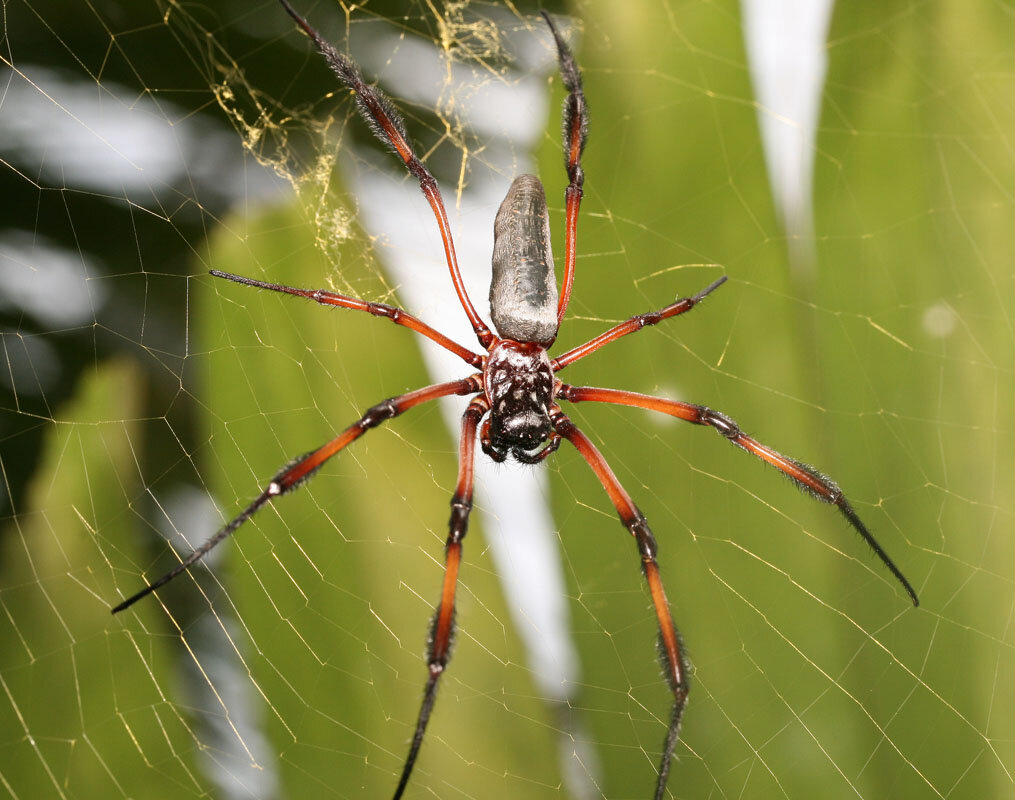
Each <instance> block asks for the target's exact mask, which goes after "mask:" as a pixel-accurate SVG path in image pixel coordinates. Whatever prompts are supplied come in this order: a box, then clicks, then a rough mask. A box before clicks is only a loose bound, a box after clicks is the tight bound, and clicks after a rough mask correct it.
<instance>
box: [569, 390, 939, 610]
mask: <svg viewBox="0 0 1015 800" xmlns="http://www.w3.org/2000/svg"><path fill="white" fill-rule="evenodd" d="M557 396H558V397H562V398H563V399H565V400H570V401H571V402H572V403H579V402H582V401H584V400H592V401H596V402H600V403H613V404H615V405H621V406H634V407H635V408H644V409H647V410H649V411H659V412H661V413H663V414H669V415H670V416H671V417H676V418H677V419H682V420H684V421H685V422H691V423H694V424H695V425H708V426H709V427H712V428H715V429H716V430H717V431H718V432H719V433H720V434H721V435H722V436H724V437H726V438H727V439H729V440H730V441H731V442H733V444H735V445H736V446H737V447H740V448H742V449H744V450H746V451H747V452H748V453H751V454H752V455H755V456H757V457H758V458H760V459H761V460H762V461H767V462H768V463H769V464H771V465H772V466H773V467H775V468H776V469H778V470H779V471H780V472H782V473H783V474H784V475H786V476H787V477H788V478H790V479H791V480H792V481H793V482H794V483H795V484H796V485H797V486H799V487H800V488H801V489H803V490H804V491H805V492H807V493H808V494H809V495H811V497H813V498H815V499H816V500H820V501H821V502H823V503H831V504H832V505H834V506H836V507H837V508H838V509H839V511H841V512H842V515H843V516H844V517H845V518H846V520H847V521H848V522H849V524H850V525H852V526H853V529H854V530H855V531H856V532H857V533H859V534H860V536H861V537H862V538H863V540H864V541H865V542H867V544H868V545H869V546H870V548H871V549H872V550H873V551H874V553H875V554H876V555H877V557H878V558H879V559H881V563H883V564H884V565H885V566H886V567H888V571H889V572H891V573H892V575H894V576H895V578H896V579H897V580H898V581H899V583H901V584H902V588H904V589H905V590H906V593H907V594H908V595H909V598H910V600H912V601H913V605H914V606H918V605H920V600H919V598H918V597H917V596H916V590H915V589H913V587H912V585H911V584H910V583H909V581H908V580H906V576H905V575H903V574H902V571H901V570H900V569H899V568H898V567H897V566H895V562H893V561H892V559H891V558H889V557H888V553H886V552H885V551H884V548H882V547H881V545H880V544H878V541H877V539H875V538H874V535H873V534H872V533H871V532H870V531H869V530H867V526H866V525H864V524H863V522H862V521H861V520H860V517H859V516H857V513H856V512H855V511H854V510H853V507H852V506H851V505H850V504H849V501H848V500H846V497H845V495H843V493H842V490H841V489H840V488H839V487H838V485H837V484H836V483H835V481H833V480H832V479H831V478H829V477H827V476H826V475H822V474H821V473H820V472H818V471H817V470H816V469H814V468H813V467H811V466H808V465H807V464H804V463H802V462H800V461H797V460H796V459H793V458H788V457H787V456H784V455H782V453H779V452H777V451H776V450H773V449H772V448H771V447H769V446H768V445H764V444H762V443H761V442H759V441H757V440H755V439H752V438H751V437H750V436H748V435H747V434H745V433H744V432H743V431H741V430H740V426H739V425H737V423H736V422H734V421H733V420H732V419H730V418H729V417H727V416H726V415H725V414H721V413H719V412H718V411H713V410H712V409H710V408H706V407H705V406H700V405H695V404H693V403H681V402H680V401H678V400H667V399H665V398H662V397H652V396H651V395H645V394H638V393H637V392H625V391H621V390H619V389H598V388H594V387H591V386H568V385H567V384H561V386H560V390H559V392H558V395H557Z"/></svg>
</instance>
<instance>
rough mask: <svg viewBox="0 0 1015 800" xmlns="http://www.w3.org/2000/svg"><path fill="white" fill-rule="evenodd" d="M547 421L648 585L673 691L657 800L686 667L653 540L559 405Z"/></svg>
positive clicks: (676, 728) (676, 727) (675, 734)
mask: <svg viewBox="0 0 1015 800" xmlns="http://www.w3.org/2000/svg"><path fill="white" fill-rule="evenodd" d="M550 420H551V421H552V422H553V428H554V430H555V431H556V432H557V433H558V434H560V436H562V437H563V438H565V439H567V440H568V441H569V442H571V444H573V445H574V446H575V448H576V449H577V450H578V452H579V453H581V455H582V457H583V458H584V459H585V460H586V461H587V462H588V464H589V466H590V467H592V471H593V472H595V473H596V477H597V478H599V482H600V483H601V484H603V488H604V489H606V493H607V494H608V495H609V496H610V500H611V501H612V502H613V505H614V507H615V508H616V509H617V513H618V514H619V515H620V521H621V522H622V523H624V527H625V528H627V529H628V531H630V532H631V535H632V536H633V537H634V538H635V541H636V542H637V543H638V552H639V553H640V554H641V566H642V570H643V571H644V573H645V581H646V582H647V583H648V588H649V592H650V594H651V595H652V606H653V608H654V609H655V612H656V620H657V621H658V623H659V640H660V645H661V646H660V652H661V659H660V660H661V661H662V662H663V669H664V671H665V673H666V678H667V681H668V682H669V684H670V691H671V692H673V711H672V713H671V714H670V724H669V728H668V729H667V731H666V739H665V740H664V741H663V754H662V758H661V759H660V761H659V776H658V778H657V779H656V791H655V795H654V797H655V800H661V799H662V796H663V792H664V791H665V790H666V779H667V777H668V776H669V774H670V763H671V761H672V759H673V749H674V748H675V747H676V745H677V739H678V738H679V737H680V720H681V718H682V717H683V715H684V706H686V705H687V693H688V689H689V684H688V666H687V660H686V659H685V657H684V647H683V644H682V642H681V641H680V634H679V633H678V632H677V627H676V625H674V624H673V617H672V615H671V614H670V604H669V602H668V601H667V600H666V592H665V591H664V590H663V582H662V578H660V577H659V564H658V563H657V562H656V551H657V546H656V540H655V537H654V536H653V535H652V531H651V530H650V529H649V527H648V522H647V521H646V520H645V517H644V516H643V515H642V513H641V511H639V510H638V506H636V505H635V504H634V501H632V500H631V496H630V495H629V494H628V493H627V491H626V490H625V489H624V487H623V486H621V484H620V481H619V480H617V476H616V475H614V474H613V470H612V469H610V465H609V464H607V463H606V459H605V458H603V455H602V453H600V452H599V450H597V449H596V446H595V445H594V444H592V442H591V441H590V440H589V438H588V437H587V436H586V435H585V434H584V433H582V432H581V431H580V430H578V428H577V427H575V425H574V423H573V422H571V420H570V419H569V418H568V417H567V415H566V414H564V412H563V411H562V410H561V409H560V407H559V406H556V405H555V406H554V407H553V410H552V411H551V413H550Z"/></svg>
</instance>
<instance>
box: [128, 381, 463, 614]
mask: <svg viewBox="0 0 1015 800" xmlns="http://www.w3.org/2000/svg"><path fill="white" fill-rule="evenodd" d="M482 388H483V385H482V379H481V377H480V376H479V375H471V376H470V377H468V378H463V379H462V380H458V381H451V382H449V383H438V384H435V385H433V386H427V387H425V388H423V389H417V390H416V391H414V392H408V393H407V394H403V395H399V396H398V397H392V398H389V399H387V400H385V401H384V402H382V403H378V404H377V405H375V406H373V407H371V408H369V409H368V410H367V412H366V413H365V414H364V415H363V416H362V417H360V418H359V419H358V420H356V422H354V423H353V424H352V425H350V426H349V427H348V428H346V429H345V430H344V431H342V432H341V433H340V434H339V435H338V436H336V437H335V438H334V439H332V440H331V441H330V442H328V443H326V444H324V445H322V446H321V447H318V448H317V449H316V450H312V451H311V452H309V453H307V454H306V455H305V456H301V457H300V458H298V459H296V460H295V461H293V462H291V463H289V464H287V465H286V466H285V467H283V468H282V469H281V470H280V471H279V472H278V474H277V475H275V477H274V478H272V479H271V481H270V482H269V483H268V485H267V486H266V487H265V489H264V490H263V491H262V492H261V493H260V494H259V495H258V496H257V498H256V499H255V500H254V502H252V503H251V504H250V505H249V506H247V507H246V508H245V509H244V510H243V511H242V512H241V513H240V514H239V515H238V516H236V517H234V518H233V519H232V520H230V521H229V522H228V523H227V524H226V525H225V526H224V527H223V528H221V529H219V531H218V532H217V533H216V534H215V535H214V536H212V537H211V538H210V539H208V541H206V542H205V543H204V544H202V545H201V546H200V547H198V548H197V549H196V550H194V551H193V552H192V553H191V554H190V555H189V556H187V557H186V558H185V559H184V560H183V561H181V562H180V563H179V564H177V565H176V566H175V567H173V569H171V570H170V571H169V572H167V573H166V574H165V575H163V576H162V577H161V578H159V579H158V580H157V581H155V582H154V583H150V584H149V585H148V586H146V587H145V588H144V589H142V590H141V591H140V592H137V593H136V594H134V595H131V596H130V597H128V598H127V599H126V600H124V601H123V602H122V603H120V604H119V605H118V606H116V608H114V609H113V613H114V614H116V613H117V612H119V611H123V610H124V609H125V608H129V607H130V606H132V605H134V603H136V602H137V601H138V600H140V599H141V598H142V597H145V596H147V595H149V594H151V593H152V592H154V591H155V590H156V589H158V588H160V587H162V586H165V585H166V584H167V583H169V581H171V580H172V579H173V578H175V577H176V576H177V575H179V574H180V573H181V572H184V571H185V570H187V569H188V568H189V567H191V566H193V565H194V564H196V563H197V562H198V561H200V560H201V559H202V558H204V556H205V555H206V554H207V553H208V551H209V550H211V549H212V548H213V547H215V545H217V544H218V543H219V542H221V541H222V540H223V539H225V538H227V537H228V536H230V535H232V534H233V533H234V532H235V531H236V529H237V528H239V527H240V525H242V524H243V523H244V522H246V521H247V520H248V519H250V518H251V517H252V516H253V515H254V514H255V513H256V512H257V511H259V510H260V509H261V507H262V506H264V505H265V504H267V503H268V501H270V500H274V499H275V498H276V497H279V496H280V495H283V494H286V493H287V492H291V491H292V490H293V489H295V488H296V487H297V486H299V485H300V484H302V483H303V482H304V481H307V480H309V479H310V477H311V476H312V475H313V473H314V472H315V471H317V470H318V469H319V468H320V467H321V465H322V464H324V462H325V461H327V460H328V459H329V458H331V457H332V456H334V455H336V454H337V453H338V452H339V451H340V450H342V449H343V448H344V447H346V446H348V445H350V444H352V443H353V442H354V441H356V440H357V439H358V438H359V437H360V436H362V435H363V434H364V433H366V432H367V431H368V430H370V429H371V428H376V427H377V426H378V425H380V424H381V423H382V422H385V421H387V420H389V419H392V418H393V417H397V416H398V415H399V414H401V413H403V412H405V411H408V410H409V409H410V408H412V407H413V406H418V405H419V404H420V403H426V402H429V401H430V400H436V399H437V398H438V397H447V396H448V395H453V394H458V395H462V394H472V393H473V392H478V391H481V390H482Z"/></svg>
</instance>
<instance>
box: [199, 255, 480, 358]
mask: <svg viewBox="0 0 1015 800" xmlns="http://www.w3.org/2000/svg"><path fill="white" fill-rule="evenodd" d="M211 274H212V275H214V276H215V277H216V278H225V279H226V280H230V281H234V282H236V283H242V284H243V285H244V286H256V287H257V288H258V289H269V290H271V291H273V292H282V293H283V294H291V295H295V296H297V297H307V298H309V299H311V300H313V301H315V302H317V303H320V304H321V305H324V306H338V307H339V308H351V309H353V310H355V311H366V312H367V313H368V314H372V315H373V316H375V317H384V318H385V319H390V320H391V321H392V322H394V323H395V324H396V325H401V326H403V327H405V328H408V329H409V330H413V331H416V333H420V334H422V335H423V336H425V337H426V338H427V339H430V340H431V341H433V342H436V343H437V344H439V345H440V346H441V347H443V348H444V349H445V350H448V351H450V352H452V353H454V354H455V355H456V356H458V357H459V358H460V359H462V360H463V361H464V362H465V363H466V364H469V365H471V366H473V367H482V366H483V356H481V355H480V354H479V353H473V352H472V351H471V350H469V349H468V348H467V347H463V346H462V345H460V344H458V342H456V341H454V340H452V339H449V338H448V337H447V336H445V335H444V334H443V333H441V332H440V331H437V330H434V329H433V328H431V327H430V326H429V325H427V324H426V323H425V322H423V321H421V320H419V319H417V318H416V317H414V316H412V314H407V313H406V312H405V311H402V309H400V308H396V307H395V306H389V305H387V304H386V303H368V302H367V301H366V300H360V299H359V298H357V297H350V296H349V295H346V294H338V293H337V292H328V291H325V290H324V289H298V288H296V287H294V286H283V285H282V284H279V283H268V282H267V281H258V280H254V279H253V278H244V277H243V276H242V275H233V274H232V273H229V272H221V271H219V270H217V269H213V270H211Z"/></svg>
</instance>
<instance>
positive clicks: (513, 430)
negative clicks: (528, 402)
mask: <svg viewBox="0 0 1015 800" xmlns="http://www.w3.org/2000/svg"><path fill="white" fill-rule="evenodd" d="M541 412H542V413H541ZM550 430H551V428H550V417H549V416H548V415H547V414H546V413H545V412H543V411H542V409H538V410H537V409H533V408H526V409H522V410H518V411H516V412H514V413H513V414H509V415H504V416H501V415H493V416H491V418H490V445H491V448H492V449H493V450H494V452H496V453H499V454H502V455H504V456H506V455H507V454H508V452H510V453H511V455H513V456H514V457H515V459H517V460H518V461H522V462H526V463H527V462H528V461H529V460H530V459H531V458H532V454H533V453H534V452H535V451H536V450H538V449H539V448H540V446H541V445H542V444H543V442H545V441H546V439H547V437H549V435H550Z"/></svg>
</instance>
